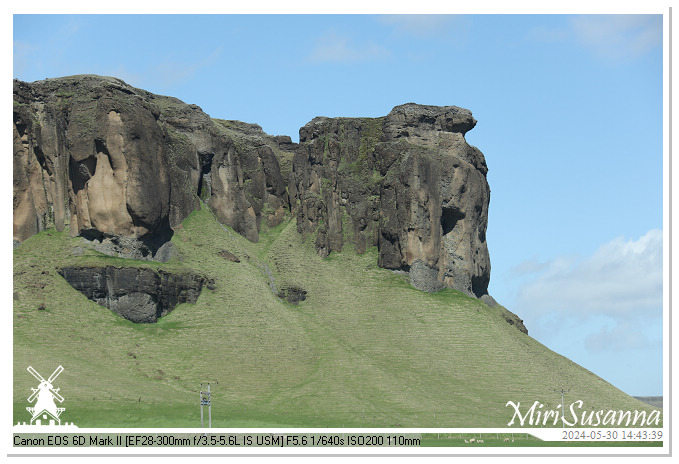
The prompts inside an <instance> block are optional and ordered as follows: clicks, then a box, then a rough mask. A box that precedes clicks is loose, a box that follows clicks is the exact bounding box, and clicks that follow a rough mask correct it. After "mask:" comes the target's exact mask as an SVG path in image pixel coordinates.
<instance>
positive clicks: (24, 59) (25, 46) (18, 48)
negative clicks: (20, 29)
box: [12, 40, 37, 76]
mask: <svg viewBox="0 0 679 464" xmlns="http://www.w3.org/2000/svg"><path fill="white" fill-rule="evenodd" d="M12 49H13V57H12V58H13V65H14V75H15V76H21V75H22V74H23V72H24V70H25V69H26V68H27V67H28V66H29V62H30V57H31V54H32V53H33V52H35V51H36V50H37V47H36V46H34V45H31V44H29V43H26V42H19V41H16V40H15V41H14V44H13V47H12ZM31 64H33V63H31Z"/></svg>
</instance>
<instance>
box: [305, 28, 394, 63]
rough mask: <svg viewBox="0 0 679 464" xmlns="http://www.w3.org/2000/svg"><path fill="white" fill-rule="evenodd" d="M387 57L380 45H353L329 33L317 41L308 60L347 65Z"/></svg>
mask: <svg viewBox="0 0 679 464" xmlns="http://www.w3.org/2000/svg"><path fill="white" fill-rule="evenodd" d="M389 56H390V53H389V51H388V50H387V49H386V48H384V47H382V46H381V45H378V44H376V43H373V42H365V43H355V42H354V41H352V40H351V39H350V38H349V37H347V36H345V35H341V34H338V33H336V32H329V33H327V34H326V35H324V36H322V37H321V38H319V39H318V40H317V42H316V46H315V47H314V49H313V51H312V52H311V56H310V59H311V60H312V61H317V62H335V63H348V62H361V61H370V60H376V59H383V58H387V57H389Z"/></svg>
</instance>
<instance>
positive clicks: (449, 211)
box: [441, 206, 464, 235]
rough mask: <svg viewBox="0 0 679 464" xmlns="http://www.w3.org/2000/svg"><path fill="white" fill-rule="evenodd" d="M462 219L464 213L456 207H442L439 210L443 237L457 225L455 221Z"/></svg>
mask: <svg viewBox="0 0 679 464" xmlns="http://www.w3.org/2000/svg"><path fill="white" fill-rule="evenodd" d="M461 219H464V213H463V212H462V211H460V209H459V208H457V207H456V206H444V207H443V208H442V209H441V229H442V231H443V235H448V234H449V233H450V232H452V230H453V229H454V228H455V226H456V225H457V221H459V220H461Z"/></svg>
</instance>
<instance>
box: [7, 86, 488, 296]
mask: <svg viewBox="0 0 679 464" xmlns="http://www.w3.org/2000/svg"><path fill="white" fill-rule="evenodd" d="M475 124H476V120H474V118H473V117H472V114H471V112H470V111H468V110H465V109H462V108H458V107H454V106H445V107H434V106H423V105H416V104H412V103H409V104H406V105H401V106H397V107H396V108H394V109H393V110H392V111H391V112H390V113H389V114H388V115H387V116H385V117H382V118H332V119H331V118H323V117H318V118H315V119H313V120H312V121H311V122H309V123H308V124H307V125H305V126H304V127H302V128H301V129H300V143H299V144H297V143H293V142H292V141H291V139H290V138H289V137H285V136H277V137H272V136H269V135H267V134H265V133H264V132H263V131H262V130H261V128H260V127H259V126H257V125H253V124H246V123H242V122H238V121H225V120H218V119H212V118H210V117H209V116H208V115H207V114H205V113H204V112H203V111H202V110H201V109H200V108H199V107H197V106H195V105H187V104H185V103H183V102H181V101H179V100H177V99H175V98H172V97H164V96H159V95H154V94H152V93H150V92H147V91H144V90H141V89H136V88H134V87H131V86H129V85H127V84H125V83H124V82H122V81H120V80H119V79H115V78H109V77H99V76H72V77H66V78H59V79H48V80H45V81H39V82H33V83H25V82H21V81H17V80H15V81H14V125H13V129H14V240H15V243H19V242H21V241H23V240H25V239H26V238H28V237H30V236H31V235H33V234H35V233H37V232H39V231H40V230H43V229H46V228H49V227H56V229H58V230H63V229H64V228H65V227H66V226H68V228H69V231H70V233H71V234H73V235H81V236H83V237H86V238H89V239H91V240H94V241H97V243H103V242H107V244H108V245H109V246H108V247H103V248H101V249H105V250H113V251H115V252H116V253H117V254H119V255H122V256H129V257H133V258H147V259H150V258H154V257H155V259H160V260H162V259H165V258H166V257H167V256H169V254H168V253H166V252H165V251H166V250H165V251H163V247H164V245H165V244H167V243H168V241H169V238H170V237H171V236H172V233H173V227H176V226H177V225H179V224H180V223H181V222H182V220H183V219H185V218H186V217H187V216H188V214H189V213H190V212H191V211H193V210H194V209H196V208H198V207H199V201H200V200H199V199H202V200H203V201H205V202H206V203H207V204H208V205H209V206H210V207H211V209H212V211H213V212H214V214H215V215H216V216H217V217H218V219H219V220H220V221H221V222H223V223H224V224H226V225H228V226H230V227H232V228H233V229H234V230H236V231H237V232H238V233H240V234H242V235H243V236H245V237H247V238H248V239H249V240H251V241H257V240H258V233H259V230H260V228H261V225H262V221H265V222H266V223H267V225H268V226H270V227H273V226H276V225H277V224H279V223H280V222H281V221H282V220H283V219H284V217H285V215H286V214H292V215H293V216H294V217H296V219H297V228H298V231H299V232H300V233H301V234H305V235H313V236H314V237H315V239H314V240H315V242H314V243H315V246H316V249H317V251H318V253H319V254H321V255H323V256H327V255H328V254H329V253H331V252H333V251H341V250H342V249H343V248H344V247H345V246H346V245H347V244H351V245H352V246H353V247H354V248H355V250H356V251H357V252H358V253H363V252H364V251H365V250H366V249H367V248H369V247H372V246H377V247H378V250H379V265H380V266H381V267H384V268H387V269H392V270H395V271H399V272H407V273H409V275H410V279H411V283H412V284H413V285H414V286H415V287H417V288H420V289H422V290H426V291H435V290H438V289H440V288H443V287H445V286H447V287H452V288H455V289H458V290H461V291H463V292H464V293H466V294H468V295H474V296H476V297H484V298H485V296H486V295H487V289H488V282H489V279H490V260H489V256H488V248H487V245H486V227H487V221H488V204H489V200H490V189H489V187H488V183H487V182H486V173H487V167H486V163H485V159H484V156H483V154H482V153H481V152H480V151H479V150H478V149H476V148H475V147H472V146H470V145H469V144H467V142H466V141H465V138H464V135H465V133H466V132H467V131H469V130H471V129H472V128H473V127H474V125H475ZM488 298H489V297H487V298H486V301H490V300H488ZM491 300H492V299H491Z"/></svg>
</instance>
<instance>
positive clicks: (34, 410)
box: [16, 366, 77, 430]
mask: <svg viewBox="0 0 679 464" xmlns="http://www.w3.org/2000/svg"><path fill="white" fill-rule="evenodd" d="M27 370H28V372H30V373H31V375H33V377H35V378H36V379H37V380H38V381H39V382H40V383H39V384H38V387H37V388H31V390H33V393H32V394H31V396H29V397H28V402H29V403H32V402H33V401H35V406H33V407H27V408H26V411H28V412H29V413H30V414H31V422H30V424H26V423H25V422H24V423H23V424H17V425H16V427H22V428H23V427H31V428H33V427H35V426H38V427H40V426H43V427H44V426H47V427H51V426H58V427H60V430H62V427H66V426H68V427H75V426H74V425H73V424H72V423H71V424H68V423H65V424H62V423H61V419H60V418H59V416H60V415H61V413H62V412H64V411H65V410H66V408H60V407H57V403H55V401H54V400H56V401H58V402H59V403H63V401H64V398H63V397H62V396H61V395H60V394H59V389H58V388H54V385H53V382H54V380H55V379H56V378H57V377H58V376H59V374H61V372H62V371H63V370H64V368H63V367H62V366H59V367H57V368H56V370H55V371H54V372H52V375H50V376H49V378H48V379H47V380H45V379H44V377H43V376H42V375H40V374H39V373H38V371H36V370H35V369H33V367H32V366H28V369H27ZM75 428H77V427H75Z"/></svg>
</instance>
